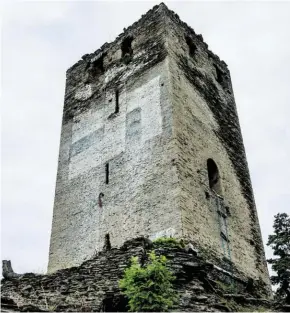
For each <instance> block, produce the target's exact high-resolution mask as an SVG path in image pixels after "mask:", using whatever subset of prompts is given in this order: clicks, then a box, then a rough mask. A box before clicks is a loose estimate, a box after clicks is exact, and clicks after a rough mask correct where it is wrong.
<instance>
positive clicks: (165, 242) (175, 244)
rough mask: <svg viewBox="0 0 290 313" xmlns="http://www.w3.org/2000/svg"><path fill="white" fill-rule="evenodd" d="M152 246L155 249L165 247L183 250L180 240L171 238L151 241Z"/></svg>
mask: <svg viewBox="0 0 290 313" xmlns="http://www.w3.org/2000/svg"><path fill="white" fill-rule="evenodd" d="M153 244H154V246H155V247H162V246H167V247H171V248H184V243H183V241H182V240H178V239H176V238H172V237H169V238H168V237H161V238H158V239H155V240H153Z"/></svg>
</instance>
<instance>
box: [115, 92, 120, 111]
mask: <svg viewBox="0 0 290 313" xmlns="http://www.w3.org/2000/svg"><path fill="white" fill-rule="evenodd" d="M119 109H120V107H119V90H118V89H116V91H115V113H119Z"/></svg>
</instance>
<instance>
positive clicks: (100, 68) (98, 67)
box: [94, 56, 105, 74]
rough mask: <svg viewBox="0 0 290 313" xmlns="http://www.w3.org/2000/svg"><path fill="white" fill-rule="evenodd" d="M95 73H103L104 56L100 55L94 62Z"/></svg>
mask: <svg viewBox="0 0 290 313" xmlns="http://www.w3.org/2000/svg"><path fill="white" fill-rule="evenodd" d="M94 65H95V68H96V72H97V74H102V73H104V71H105V70H104V56H101V57H100V58H99V59H98V60H96V61H95V62H94Z"/></svg>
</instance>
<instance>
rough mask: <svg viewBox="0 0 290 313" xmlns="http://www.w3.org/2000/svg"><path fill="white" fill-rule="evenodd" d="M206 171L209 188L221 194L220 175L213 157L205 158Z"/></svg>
mask: <svg viewBox="0 0 290 313" xmlns="http://www.w3.org/2000/svg"><path fill="white" fill-rule="evenodd" d="M207 173H208V181H209V187H210V189H211V190H213V191H215V192H216V193H217V194H219V195H220V194H221V185H220V175H219V170H218V167H217V165H216V163H215V161H214V160H213V159H208V160H207Z"/></svg>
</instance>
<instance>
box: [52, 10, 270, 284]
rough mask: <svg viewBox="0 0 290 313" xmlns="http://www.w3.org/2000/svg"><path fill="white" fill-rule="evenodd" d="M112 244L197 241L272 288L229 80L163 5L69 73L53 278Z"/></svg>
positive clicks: (230, 266)
mask: <svg viewBox="0 0 290 313" xmlns="http://www.w3.org/2000/svg"><path fill="white" fill-rule="evenodd" d="M117 99H118V100H117ZM116 106H117V107H118V108H117V109H116ZM209 158H211V159H214V161H215V162H216V164H217V166H218V168H219V172H220V185H221V190H220V191H219V194H220V196H218V195H217V194H216V193H214V192H213V191H212V190H211V189H210V188H209V182H208V171H207V160H208V159H209ZM106 172H108V173H109V175H107V174H106ZM108 178H109V180H108V181H107V179H108ZM107 233H109V234H110V238H111V242H112V246H113V247H120V246H121V245H122V243H123V242H124V241H125V240H128V239H130V238H134V237H136V236H146V235H148V236H149V237H150V238H151V239H153V238H157V237H161V236H173V237H177V238H186V239H190V240H191V241H192V242H194V244H195V245H196V246H197V247H199V249H201V250H203V251H205V252H206V253H207V254H208V257H209V259H211V260H214V262H215V264H219V265H220V266H222V267H223V268H225V269H227V270H229V271H231V272H233V273H234V272H235V271H237V272H239V273H240V274H241V276H243V277H244V278H245V277H252V278H254V279H262V280H263V281H264V283H265V284H266V285H267V286H268V288H270V281H269V275H268V271H267V266H266V262H265V255H264V249H263V244H262V239H261V233H260V228H259V222H258V217H257V212H256V208H255V203H254V197H253V192H252V187H251V181H250V176H249V171H248V167H247V161H246V156H245V151H244V146H243V141H242V135H241V131H240V126H239V121H238V117H237V112H236V107H235V102H234V96H233V90H232V86H231V81H230V74H229V71H228V69H227V67H226V64H225V63H224V62H223V61H221V60H220V59H219V58H218V57H217V56H216V55H214V54H213V53H212V52H211V51H209V50H208V47H207V45H206V44H205V43H204V42H203V39H202V36H201V35H197V34H195V33H194V31H193V30H192V29H191V28H190V27H188V26H187V25H186V24H185V23H183V22H181V21H180V19H179V18H178V16H177V15H176V14H175V13H174V12H172V11H170V10H168V9H167V7H166V6H165V5H164V4H160V5H159V6H156V7H154V8H153V9H152V10H150V11H149V12H148V13H147V14H146V15H144V16H143V17H142V18H141V19H140V20H139V21H138V22H136V23H135V24H133V25H132V26H131V27H129V28H128V29H126V30H125V31H124V33H123V34H121V35H120V36H119V37H118V38H117V39H116V40H115V41H114V42H113V43H111V44H105V45H104V46H103V47H102V48H101V49H99V50H97V51H96V52H95V53H93V54H90V55H85V56H83V60H81V61H79V62H78V63H77V64H75V65H74V66H73V67H71V68H70V69H69V70H68V72H67V84H66V95H65V104H64V115H63V125H62V135H61V145H60V155H59V168H58V176H57V185H56V195H55V205H54V216H53V225H52V235H51V246H50V259H49V271H50V272H52V271H55V270H57V269H61V268H66V267H70V266H73V265H77V264H80V263H81V262H83V261H84V260H86V259H89V258H90V257H91V256H92V255H93V253H94V251H100V250H101V249H102V246H103V244H104V243H103V238H104V236H105V234H107Z"/></svg>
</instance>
